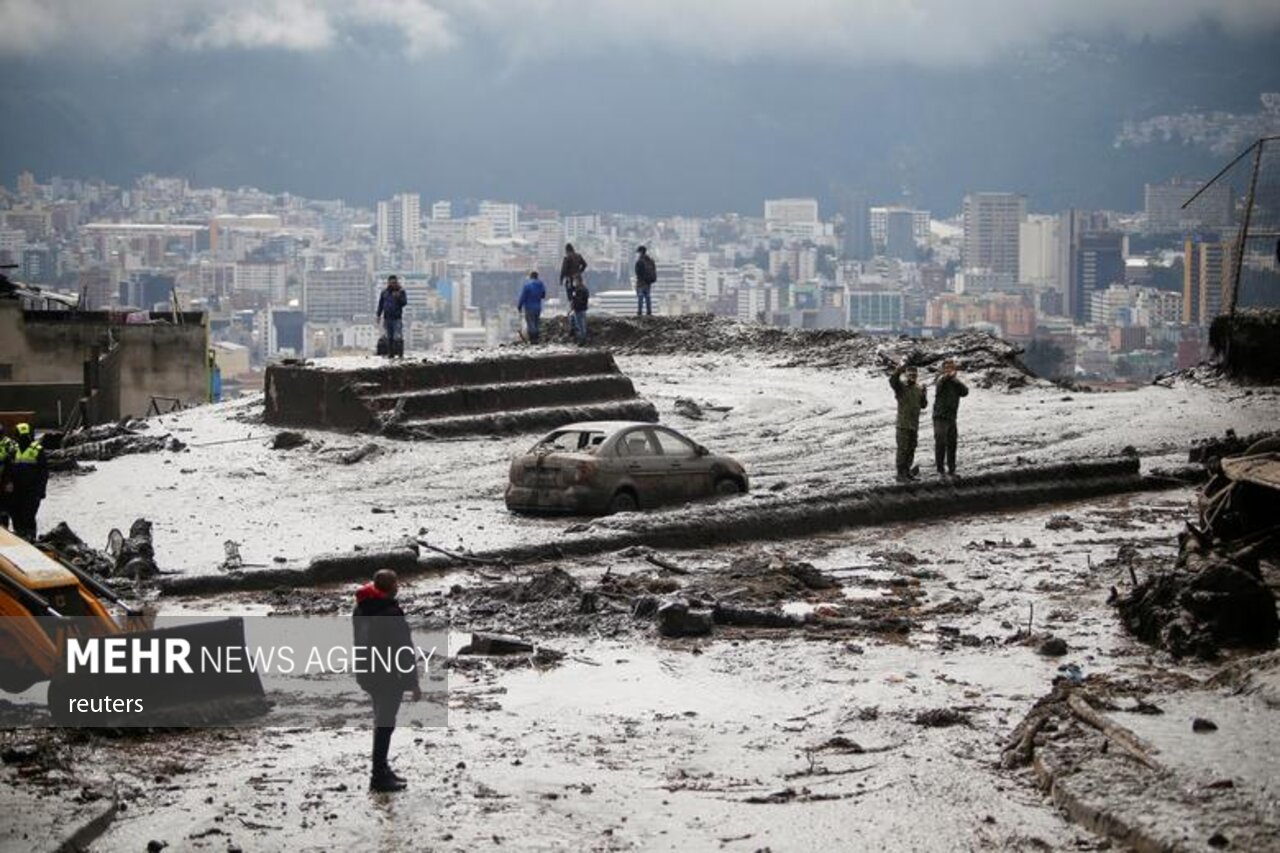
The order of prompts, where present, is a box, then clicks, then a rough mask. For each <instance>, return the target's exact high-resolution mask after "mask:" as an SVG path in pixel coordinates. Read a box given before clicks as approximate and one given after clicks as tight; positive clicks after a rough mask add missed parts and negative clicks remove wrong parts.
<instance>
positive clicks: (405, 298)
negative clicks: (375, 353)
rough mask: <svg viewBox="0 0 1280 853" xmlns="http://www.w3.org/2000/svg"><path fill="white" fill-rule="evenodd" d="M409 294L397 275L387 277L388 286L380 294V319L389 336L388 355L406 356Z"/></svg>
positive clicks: (392, 356) (394, 356)
mask: <svg viewBox="0 0 1280 853" xmlns="http://www.w3.org/2000/svg"><path fill="white" fill-rule="evenodd" d="M408 302H409V295H408V294H407V293H405V292H404V288H402V287H401V286H400V279H399V278H397V277H396V276H394V275H393V276H388V277H387V287H386V289H385V290H383V291H382V293H381V294H380V295H379V296H378V320H379V321H380V322H381V323H382V328H383V332H384V334H385V335H386V337H387V355H388V356H389V357H391V358H396V357H400V358H404V320H403V318H404V306H405V305H406V304H407V303H408Z"/></svg>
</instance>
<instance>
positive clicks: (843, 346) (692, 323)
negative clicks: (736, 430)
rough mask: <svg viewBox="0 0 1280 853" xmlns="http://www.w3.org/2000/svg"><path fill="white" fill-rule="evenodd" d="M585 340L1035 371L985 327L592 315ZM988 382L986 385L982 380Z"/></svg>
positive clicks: (550, 325)
mask: <svg viewBox="0 0 1280 853" xmlns="http://www.w3.org/2000/svg"><path fill="white" fill-rule="evenodd" d="M544 328H545V329H546V330H547V336H548V338H549V339H551V340H555V339H557V338H560V337H566V338H567V337H568V335H569V327H568V321H567V320H566V319H565V318H563V317H553V318H551V319H550V320H548V321H546V322H545V323H544ZM590 342H591V343H592V344H593V345H598V346H607V347H609V348H611V349H612V350H614V351H615V352H618V353H623V354H628V355H692V354H713V353H739V352H746V351H750V352H752V353H760V354H764V355H769V356H774V357H775V358H777V359H778V360H779V363H780V366H783V367H832V368H835V367H843V368H849V367H865V368H876V367H882V366H889V365H894V366H896V365H897V364H900V363H903V362H905V363H907V364H909V365H913V366H915V367H921V368H932V367H933V366H935V365H940V364H941V363H942V361H943V360H945V359H948V358H954V359H957V360H959V361H960V366H961V369H963V370H965V371H967V372H970V373H981V374H983V376H982V380H981V381H984V382H985V381H988V380H990V381H991V382H992V384H995V383H996V382H999V383H1001V384H1005V385H1008V386H1011V387H1012V386H1017V385H1023V384H1026V382H1027V381H1028V379H1029V378H1031V377H1033V376H1034V374H1032V372H1031V371H1030V370H1029V369H1028V368H1027V367H1026V365H1024V364H1023V363H1022V361H1021V360H1020V359H1019V356H1020V355H1021V354H1022V351H1023V350H1022V348H1021V347H1019V346H1017V345H1016V344H1012V343H1009V342H1008V341H1005V340H1001V339H1000V338H997V337H995V336H994V335H990V334H988V333H986V332H977V331H967V332H961V333H959V334H956V335H951V336H948V337H943V338H909V337H905V336H902V337H879V336H872V335H867V334H864V333H862V332H857V331H853V330H849V329H790V328H780V327H777V326H764V325H759V324H754V323H743V322H740V321H738V320H731V319H728V318H725V317H717V316H715V315H712V314H683V315H679V316H675V317H622V316H617V315H607V314H605V315H593V316H592V317H591V320H590ZM984 387H989V386H984Z"/></svg>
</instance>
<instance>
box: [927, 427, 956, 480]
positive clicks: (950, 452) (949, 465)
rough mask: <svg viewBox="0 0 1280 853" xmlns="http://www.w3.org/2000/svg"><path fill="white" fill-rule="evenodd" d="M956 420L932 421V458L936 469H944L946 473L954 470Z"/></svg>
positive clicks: (952, 472) (951, 472)
mask: <svg viewBox="0 0 1280 853" xmlns="http://www.w3.org/2000/svg"><path fill="white" fill-rule="evenodd" d="M956 438H957V432H956V422H955V421H954V420H946V421H944V420H939V419H937V418H934V421H933V459H934V462H936V463H937V465H938V471H939V472H941V471H942V470H943V469H944V466H945V469H946V471H947V472H948V473H950V474H954V473H955V472H956Z"/></svg>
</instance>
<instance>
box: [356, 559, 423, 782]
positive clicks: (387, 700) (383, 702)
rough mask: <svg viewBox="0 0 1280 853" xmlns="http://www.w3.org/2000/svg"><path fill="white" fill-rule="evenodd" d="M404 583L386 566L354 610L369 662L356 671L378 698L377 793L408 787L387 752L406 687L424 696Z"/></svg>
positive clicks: (359, 647) (375, 721)
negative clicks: (401, 595) (403, 603)
mask: <svg viewBox="0 0 1280 853" xmlns="http://www.w3.org/2000/svg"><path fill="white" fill-rule="evenodd" d="M399 586H400V585H399V581H398V579H397V578H396V573H395V572H393V571H391V570H390V569H382V570H381V571H379V572H378V573H377V574H375V575H374V576H373V582H372V583H367V584H365V585H364V586H362V587H360V589H358V590H356V608H355V611H354V612H353V613H352V614H351V623H352V628H353V631H354V634H355V647H356V649H357V650H360V651H361V652H363V653H364V655H365V657H366V658H367V659H368V661H369V666H367V667H365V668H364V671H361V672H359V673H358V674H357V675H356V682H357V683H358V684H359V685H360V687H361V689H363V690H364V691H365V692H366V693H368V694H369V698H371V699H372V700H373V724H374V729H373V772H372V774H371V776H370V779H369V790H371V791H403V790H404V788H405V780H404V779H403V778H402V777H400V776H398V775H396V773H395V771H393V770H392V769H391V765H390V764H389V763H388V761H387V753H388V752H389V751H390V749H391V733H392V732H393V731H395V727H396V714H397V713H399V711H400V702H401V701H402V700H403V699H404V694H405V691H408V692H409V693H410V694H412V696H413V700H414V701H415V702H416V701H418V700H419V699H421V698H422V690H421V689H420V688H419V687H418V651H417V648H416V647H415V646H414V645H413V636H412V634H411V632H410V631H409V623H408V621H407V620H406V619H405V618H404V611H403V610H401V609H400V604H399V603H398V602H397V601H396V592H397V591H398V590H399Z"/></svg>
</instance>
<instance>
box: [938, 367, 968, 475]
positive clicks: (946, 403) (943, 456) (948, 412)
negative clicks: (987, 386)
mask: <svg viewBox="0 0 1280 853" xmlns="http://www.w3.org/2000/svg"><path fill="white" fill-rule="evenodd" d="M959 372H960V365H958V364H956V362H955V359H951V358H949V359H947V360H946V361H944V362H943V363H942V375H941V376H939V377H938V382H937V385H936V386H935V387H934V390H933V459H934V462H935V463H937V466H938V474H939V475H941V474H947V475H950V476H953V477H954V476H955V473H956V438H957V433H956V415H957V414H959V412H960V398H961V397H967V396H969V387H968V386H967V385H965V384H964V383H963V382H961V381H960V377H959V376H958V375H957V374H958V373H959Z"/></svg>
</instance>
